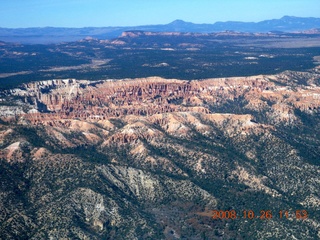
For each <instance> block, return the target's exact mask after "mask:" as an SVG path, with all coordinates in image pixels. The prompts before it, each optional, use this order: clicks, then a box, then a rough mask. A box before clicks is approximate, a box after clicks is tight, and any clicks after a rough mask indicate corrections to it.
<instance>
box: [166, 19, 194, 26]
mask: <svg viewBox="0 0 320 240" xmlns="http://www.w3.org/2000/svg"><path fill="white" fill-rule="evenodd" d="M189 24H193V23H191V22H185V21H183V20H181V19H177V20H174V21H173V22H171V23H169V24H168V25H174V26H181V25H182V26H185V25H189Z"/></svg>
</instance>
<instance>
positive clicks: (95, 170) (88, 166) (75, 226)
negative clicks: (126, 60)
mask: <svg viewBox="0 0 320 240" xmlns="http://www.w3.org/2000/svg"><path fill="white" fill-rule="evenodd" d="M319 79H320V76H319V75H318V74H316V73H310V72H309V73H303V72H284V73H282V74H279V75H273V76H262V75H261V76H253V77H238V78H221V79H206V80H201V81H196V80H195V81H183V80H176V79H162V78H157V77H153V78H146V79H124V80H121V81H111V80H109V81H97V82H89V81H82V80H73V79H68V80H51V81H43V82H36V83H29V84H26V85H24V86H23V87H22V88H20V89H14V90H11V91H9V92H8V93H7V95H6V96H5V98H4V100H3V101H4V102H5V101H8V99H9V100H10V99H11V100H12V102H11V103H12V104H11V106H7V105H5V104H2V106H0V107H1V108H3V109H5V108H6V109H7V110H6V111H3V112H2V114H1V119H2V121H1V122H0V146H1V148H0V158H1V161H0V163H1V167H2V169H5V171H4V174H3V175H1V178H2V179H3V183H4V184H2V185H0V187H1V201H0V206H1V208H2V207H3V208H2V209H5V211H2V213H1V214H0V219H1V225H0V232H1V233H2V235H1V237H2V236H3V237H4V238H7V239H9V238H15V237H17V236H25V237H26V238H31V239H40V238H52V239H60V238H69V239H74V238H80V239H88V238H90V239H101V238H106V239H108V238H109V239H123V238H126V239H144V238H145V239H147V238H153V239H183V238H186V239H187V238H188V237H190V236H193V237H194V238H195V239H201V237H203V236H206V237H209V238H210V239H219V238H235V239H244V238H247V239H248V238H252V237H253V238H254V237H257V236H258V237H257V238H259V239H266V238H267V237H266V236H271V237H273V238H278V239H292V238H294V237H295V238H298V239H299V238H300V239H315V238H317V237H320V232H319V226H320V222H319V216H320V212H319V211H320V209H319V204H318V203H319V201H320V199H319V194H320V193H319V177H318V176H319V173H320V168H319V162H318V160H319V157H320V155H319V153H320V147H319V146H320V139H319V136H320V133H319V129H320V121H319V119H320V118H319V107H320V81H319ZM15 108H17V109H19V111H11V110H10V109H15ZM12 179H14V181H12ZM21 196H23V197H21ZM9 203H10V204H9ZM230 208H232V209H235V210H236V211H238V212H239V213H240V212H242V211H243V210H250V209H253V210H254V211H256V212H257V213H258V212H259V211H260V210H263V209H270V210H272V211H273V212H274V213H275V216H274V217H273V218H272V219H270V220H268V221H265V222H261V220H260V222H257V224H252V223H250V222H248V221H244V220H243V219H242V220H239V221H233V222H230V221H228V220H222V221H213V220H212V219H210V210H213V209H222V210H225V209H230ZM298 208H299V209H306V210H308V212H309V213H310V214H309V218H308V219H306V220H303V221H302V220H300V221H298V220H297V219H295V217H294V215H293V214H291V215H290V219H285V220H286V221H284V219H280V218H279V217H278V216H276V214H277V213H278V212H279V210H281V209H293V210H298ZM260 223H261V224H260ZM275 227H276V228H277V229H279V231H274V229H275ZM16 229H20V230H19V231H16ZM248 229H249V230H250V231H249V230H248ZM295 229H299V230H298V231H296V230H295ZM271 230H272V231H271ZM248 232H255V233H257V235H255V236H249V235H248ZM270 232H272V235H268V234H270ZM203 234H204V235H203ZM243 234H245V235H243Z"/></svg>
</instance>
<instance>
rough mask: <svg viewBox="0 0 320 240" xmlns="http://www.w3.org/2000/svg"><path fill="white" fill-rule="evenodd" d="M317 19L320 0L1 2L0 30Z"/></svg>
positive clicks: (67, 0) (51, 0) (70, 0)
mask: <svg viewBox="0 0 320 240" xmlns="http://www.w3.org/2000/svg"><path fill="white" fill-rule="evenodd" d="M284 15H289V16H297V17H320V1H319V0H0V27H12V28H17V27H45V26H52V27H89V26H94V27H102V26H137V25H146V24H166V23H169V22H172V21H173V20H176V19H182V20H185V21H189V22H194V23H214V22H216V21H228V20H231V21H252V22H257V21H261V20H266V19H274V18H281V17H282V16H284Z"/></svg>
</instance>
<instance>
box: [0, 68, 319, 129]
mask: <svg viewBox="0 0 320 240" xmlns="http://www.w3.org/2000/svg"><path fill="white" fill-rule="evenodd" d="M319 78H320V77H319V75H318V74H311V73H297V72H289V71H288V72H284V73H283V74H279V75H272V76H253V77H234V78H221V79H207V80H202V81H196V80H195V81H183V80H175V79H162V78H158V77H150V78H145V79H125V80H118V81H112V80H109V81H98V82H94V83H90V82H88V81H80V80H74V79H69V80H52V81H43V82H36V83H30V84H25V85H24V87H23V88H24V89H25V90H21V89H16V90H12V91H11V94H12V95H15V96H20V97H24V101H25V103H30V104H31V105H32V106H33V109H31V110H29V113H28V114H26V115H25V116H24V117H23V118H25V119H27V120H29V121H30V122H31V123H32V124H50V123H49V122H48V121H50V120H52V121H54V119H58V120H61V119H75V118H77V119H81V120H90V119H94V120H105V119H108V118H112V117H122V116H127V115H135V116H151V115H154V114H162V113H171V112H200V113H207V114H208V113H214V112H219V110H218V109H219V107H222V106H223V105H224V104H226V103H228V102H234V101H235V100H237V101H239V100H241V101H242V102H241V104H242V108H243V110H253V111H267V112H268V114H269V118H270V119H272V120H273V121H275V122H291V121H294V120H295V116H294V114H293V112H294V110H295V109H299V110H301V111H304V112H312V111H313V110H316V109H318V108H319V106H320V93H319V92H320V87H319ZM301 79H303V80H301ZM299 81H300V82H299ZM301 81H304V82H303V83H302V82H301ZM44 112H47V113H44ZM19 113H21V112H15V113H14V115H18V114H19ZM3 115H5V113H4V114H3ZM21 116H22V115H21ZM52 124H53V123H52Z"/></svg>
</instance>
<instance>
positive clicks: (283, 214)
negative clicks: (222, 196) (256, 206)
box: [211, 209, 309, 220]
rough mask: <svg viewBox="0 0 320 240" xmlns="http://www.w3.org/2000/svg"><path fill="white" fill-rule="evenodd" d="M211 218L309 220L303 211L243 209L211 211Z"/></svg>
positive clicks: (306, 213) (306, 212)
mask: <svg viewBox="0 0 320 240" xmlns="http://www.w3.org/2000/svg"><path fill="white" fill-rule="evenodd" d="M211 214H212V215H211V217H212V219H214V220H219V219H232V220H236V219H252V220H254V219H261V220H270V219H273V218H278V219H297V220H304V219H307V218H309V213H308V211H307V210H304V209H297V210H268V209H263V210H258V211H254V210H250V209H244V210H241V211H236V210H212V211H211Z"/></svg>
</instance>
